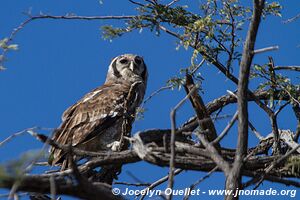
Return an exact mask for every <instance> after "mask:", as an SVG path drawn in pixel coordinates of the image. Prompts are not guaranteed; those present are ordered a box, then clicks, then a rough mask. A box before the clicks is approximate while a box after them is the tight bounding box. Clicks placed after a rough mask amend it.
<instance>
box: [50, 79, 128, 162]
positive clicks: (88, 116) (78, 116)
mask: <svg viewBox="0 0 300 200" xmlns="http://www.w3.org/2000/svg"><path fill="white" fill-rule="evenodd" d="M129 88H130V87H129V86H128V85H125V84H109V85H103V86H101V87H99V88H96V89H95V90H93V91H91V92H90V93H88V94H87V95H85V96H84V97H83V98H82V99H81V100H79V101H78V102H77V103H76V104H74V105H73V106H71V107H70V108H68V109H67V110H66V111H65V112H64V113H63V116H62V120H63V122H62V124H61V126H60V127H59V128H58V129H57V131H56V132H55V133H54V137H53V140H54V141H56V142H57V143H59V144H62V145H66V144H72V146H76V145H78V144H81V143H83V142H85V141H87V140H89V139H91V138H93V137H94V136H96V134H101V131H103V130H105V129H106V128H108V127H109V126H111V125H112V124H113V123H114V122H116V121H117V120H118V119H119V118H120V117H122V116H123V114H124V101H125V99H126V97H127V95H128V91H129ZM50 153H51V155H52V159H53V160H51V161H50V162H51V163H52V164H55V163H57V162H60V160H61V158H62V157H63V156H64V155H63V152H62V151H61V150H59V149H55V148H51V149H50Z"/></svg>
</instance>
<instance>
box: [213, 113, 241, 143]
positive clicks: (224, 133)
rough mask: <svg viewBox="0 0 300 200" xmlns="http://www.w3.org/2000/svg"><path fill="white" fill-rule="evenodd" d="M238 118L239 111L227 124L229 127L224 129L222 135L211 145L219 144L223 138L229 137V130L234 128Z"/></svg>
mask: <svg viewBox="0 0 300 200" xmlns="http://www.w3.org/2000/svg"><path fill="white" fill-rule="evenodd" d="M237 118H238V111H236V112H235V114H234V115H233V117H232V119H231V120H230V122H229V123H228V124H227V126H226V127H225V128H224V130H223V131H222V133H221V134H220V135H219V136H218V137H217V138H216V139H215V140H214V141H212V142H211V143H212V144H216V143H219V142H220V141H221V140H222V139H223V137H224V136H225V135H227V133H228V132H229V130H230V129H231V127H232V126H233V124H234V123H235V121H236V120H237Z"/></svg>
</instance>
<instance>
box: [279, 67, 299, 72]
mask: <svg viewBox="0 0 300 200" xmlns="http://www.w3.org/2000/svg"><path fill="white" fill-rule="evenodd" d="M274 70H290V71H297V72H300V66H276V67H274Z"/></svg>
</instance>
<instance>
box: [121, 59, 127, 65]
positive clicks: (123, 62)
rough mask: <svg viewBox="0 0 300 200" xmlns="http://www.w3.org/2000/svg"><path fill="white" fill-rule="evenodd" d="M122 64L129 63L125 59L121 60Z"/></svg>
mask: <svg viewBox="0 0 300 200" xmlns="http://www.w3.org/2000/svg"><path fill="white" fill-rule="evenodd" d="M120 63H121V64H126V63H128V60H127V59H126V58H123V59H121V60H120Z"/></svg>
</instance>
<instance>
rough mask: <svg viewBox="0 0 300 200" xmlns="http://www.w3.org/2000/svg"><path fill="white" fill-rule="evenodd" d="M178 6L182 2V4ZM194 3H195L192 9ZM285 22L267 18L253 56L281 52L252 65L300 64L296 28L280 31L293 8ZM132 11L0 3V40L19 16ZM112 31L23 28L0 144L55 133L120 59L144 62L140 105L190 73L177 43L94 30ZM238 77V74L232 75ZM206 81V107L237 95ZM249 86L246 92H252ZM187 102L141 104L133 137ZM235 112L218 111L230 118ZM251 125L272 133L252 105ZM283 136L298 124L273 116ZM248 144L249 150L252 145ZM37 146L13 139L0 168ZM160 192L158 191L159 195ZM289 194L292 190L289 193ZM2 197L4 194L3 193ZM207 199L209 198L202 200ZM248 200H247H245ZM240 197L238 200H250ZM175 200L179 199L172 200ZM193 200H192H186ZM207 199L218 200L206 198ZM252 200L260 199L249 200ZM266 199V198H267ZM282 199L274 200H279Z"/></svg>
mask: <svg viewBox="0 0 300 200" xmlns="http://www.w3.org/2000/svg"><path fill="white" fill-rule="evenodd" d="M182 2H183V4H185V3H188V1H187V0H186V1H184V0H183V1H182ZM197 2H198V1H197ZM281 3H282V5H283V7H284V9H283V12H282V15H283V18H277V17H269V18H267V20H264V21H263V22H262V24H261V27H260V30H259V36H258V40H257V45H256V47H257V48H263V47H268V46H273V45H279V47H280V49H279V50H278V51H274V52H268V53H265V54H261V55H258V56H257V57H256V58H255V63H260V64H264V63H266V62H267V61H268V56H273V58H274V60H275V63H276V64H277V65H297V64H298V65H299V63H300V56H299V55H300V54H299V53H300V48H299V47H297V45H300V39H299V35H300V29H299V24H300V20H298V21H296V22H293V23H290V24H283V23H282V20H283V19H287V18H289V17H292V16H294V15H296V14H297V13H299V12H300V2H299V1H282V2H281ZM134 8H135V6H133V5H132V4H130V3H128V1H120V0H110V1H108V0H103V4H99V1H97V0H94V1H92V0H89V1H71V0H44V1H40V0H27V1H21V0H2V1H1V7H0V27H1V29H0V38H4V37H7V36H8V35H9V34H10V33H11V31H12V30H13V28H15V27H16V26H18V25H19V24H20V23H21V22H22V21H24V20H25V19H26V16H25V15H24V14H22V13H23V12H27V11H28V10H31V12H32V14H36V13H39V12H40V11H41V12H43V13H46V14H53V15H64V14H66V13H75V14H78V15H123V14H124V15H127V14H135V13H136V12H135V10H134ZM111 23H112V24H114V25H118V24H120V22H118V21H70V20H69V21H63V20H59V21H54V20H38V21H34V22H32V23H30V24H29V25H28V26H26V28H24V29H23V30H22V31H21V32H20V33H18V35H17V37H16V38H15V40H14V43H17V44H18V45H19V50H18V51H16V52H11V53H9V54H8V61H7V62H6V65H5V66H6V67H7V70H6V71H3V72H0V91H1V98H0V110H1V113H0V122H1V126H0V140H3V139H4V138H6V137H7V136H9V135H11V134H12V133H15V132H17V131H20V130H24V129H25V128H29V127H33V126H40V127H50V128H55V127H57V126H58V125H59V124H60V116H61V114H62V112H63V111H64V110H65V109H66V108H67V107H68V106H70V105H72V104H73V103H75V102H76V101H77V100H78V99H79V98H81V97H82V96H83V95H84V94H85V93H87V92H88V91H90V90H92V89H93V88H95V87H97V86H99V85H101V84H102V83H103V82H104V79H105V74H106V71H107V67H108V65H109V63H110V61H111V59H112V58H113V57H115V56H117V55H120V54H124V53H134V54H138V55H141V56H143V57H144V59H145V62H146V64H147V65H148V70H149V82H148V88H147V94H146V97H147V96H149V94H151V93H152V92H153V91H155V90H157V89H158V88H160V87H162V86H164V85H165V84H166V81H167V80H168V79H169V78H170V77H171V76H175V75H177V74H178V73H179V70H180V68H184V67H187V66H189V65H190V56H191V54H192V51H191V50H187V51H186V50H184V49H183V48H181V49H180V50H176V49H175V47H176V40H175V39H174V38H172V37H171V36H168V35H165V34H161V35H160V37H157V36H155V34H153V33H151V32H149V31H147V30H144V31H143V32H142V33H138V32H133V33H130V34H127V35H124V36H123V37H121V38H118V39H115V40H113V42H109V41H104V40H103V39H102V38H101V32H100V30H99V28H100V27H101V26H102V25H107V24H111ZM235 70H236V71H237V68H236V69H235ZM200 72H201V74H202V75H203V77H204V78H205V80H204V82H203V88H204V91H205V92H204V94H203V98H204V101H205V102H209V101H211V100H213V99H214V98H216V97H218V96H220V95H223V94H226V90H235V89H236V86H235V85H234V84H232V83H231V82H230V81H229V80H227V79H226V78H225V77H224V75H223V74H220V73H218V71H217V70H216V69H215V68H214V67H212V66H205V67H203V68H202V69H201V70H200ZM289 75H291V76H292V77H293V79H292V80H293V81H294V83H297V82H296V81H299V79H296V78H295V77H296V75H295V74H291V73H289ZM253 85H254V84H251V87H252V86H253ZM184 96H185V92H184V91H182V90H181V91H177V90H175V91H165V92H162V93H161V94H159V95H158V96H155V97H154V98H152V99H151V100H150V101H149V102H148V103H147V104H146V108H147V112H146V113H145V116H144V119H143V120H139V121H137V122H136V123H135V124H134V128H133V131H132V133H135V132H136V131H138V130H145V129H149V128H169V127H170V120H169V112H170V109H171V108H172V107H174V106H175V105H176V104H177V103H178V101H180V100H181V99H182V98H183V97H184ZM235 108H236V106H235V105H232V106H229V107H228V108H226V109H225V110H224V111H225V112H226V114H234V112H235V110H234V109H235ZM249 109H250V110H249V113H250V120H251V122H253V124H255V126H256V128H257V129H258V130H259V131H260V132H261V133H262V134H263V135H267V134H268V133H270V131H271V127H270V125H269V120H268V118H267V116H266V115H265V114H264V113H263V112H262V111H260V110H259V109H257V106H256V105H253V104H251V105H250V108H249ZM192 115H193V110H192V109H191V106H190V104H189V103H187V104H185V105H184V106H183V107H182V109H180V110H179V112H178V115H177V116H178V119H177V120H178V124H181V123H182V122H184V121H186V120H187V119H188V118H189V117H190V116H192ZM228 120H229V119H227V120H219V121H217V122H216V127H217V129H218V131H219V132H220V131H222V129H223V128H224V126H225V125H226V124H227V121H228ZM279 127H280V128H281V129H291V130H295V127H296V121H295V119H294V116H293V114H292V113H291V109H290V108H288V109H287V110H286V111H284V112H283V113H282V114H281V115H280V116H279ZM236 133H237V132H236V126H234V128H233V129H232V131H231V132H230V134H229V135H228V136H227V137H226V138H225V139H224V141H223V145H226V146H228V147H234V146H235V145H236V138H237V135H236ZM257 142H258V141H257V139H256V138H255V137H254V136H252V135H251V133H250V136H249V145H250V146H253V145H255V144H256V143H257ZM41 146H42V145H41V143H39V142H38V141H35V140H34V139H33V138H32V137H30V136H28V135H24V136H20V137H18V138H15V139H14V140H13V141H11V142H9V143H8V144H6V145H5V146H3V147H1V149H0V162H1V163H2V162H5V161H7V160H11V159H17V158H18V157H19V156H20V155H21V153H22V152H24V151H28V150H31V149H38V148H40V147H41ZM126 171H130V172H132V173H134V174H135V175H136V176H137V177H139V178H140V179H141V180H143V181H145V182H153V181H155V180H157V179H159V178H160V177H162V176H164V175H166V174H167V171H168V168H161V167H156V166H153V165H150V164H147V163H144V162H141V163H136V164H130V165H127V166H125V167H124V168H123V173H122V174H121V175H120V177H119V180H120V181H128V182H134V180H132V178H131V177H130V176H128V174H127V173H126ZM205 174H206V173H202V172H184V173H182V174H181V175H179V176H177V177H176V179H175V187H176V188H181V189H182V188H185V187H188V186H190V184H192V183H193V182H195V181H196V180H198V179H199V178H201V177H202V176H204V175H205ZM165 187H166V185H162V187H160V189H163V188H165ZM223 187H224V177H223V175H222V174H220V173H217V174H214V175H212V176H211V178H209V179H207V180H205V181H204V182H203V183H201V185H200V186H199V188H200V189H201V190H207V189H223ZM270 187H272V188H277V189H280V188H283V186H281V185H278V184H274V183H269V182H265V183H264V184H263V186H262V188H265V189H269V188H270ZM288 189H295V188H292V187H289V188H288ZM5 192H6V191H3V193H5ZM206 198H208V197H206ZM248 198H249V197H248ZM248 198H246V197H242V198H241V199H248ZM285 198H286V197H282V198H281V199H285ZM175 199H177V198H175ZM178 199H181V198H178ZM191 199H197V198H191ZM208 199H219V198H218V197H209V198H208ZM251 199H259V198H257V197H251ZM266 199H267V198H266ZM278 199H280V198H278Z"/></svg>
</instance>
